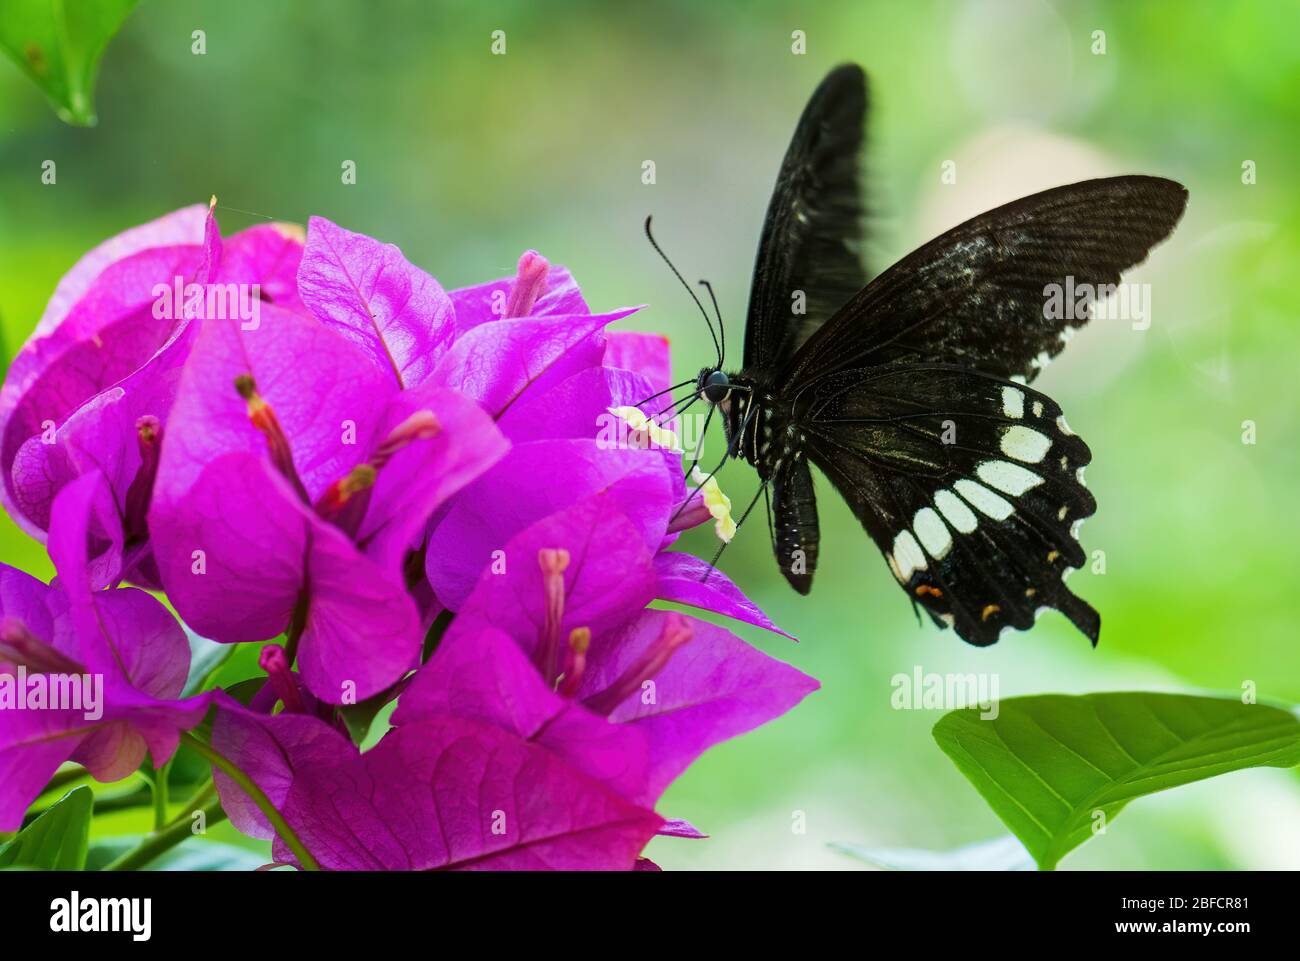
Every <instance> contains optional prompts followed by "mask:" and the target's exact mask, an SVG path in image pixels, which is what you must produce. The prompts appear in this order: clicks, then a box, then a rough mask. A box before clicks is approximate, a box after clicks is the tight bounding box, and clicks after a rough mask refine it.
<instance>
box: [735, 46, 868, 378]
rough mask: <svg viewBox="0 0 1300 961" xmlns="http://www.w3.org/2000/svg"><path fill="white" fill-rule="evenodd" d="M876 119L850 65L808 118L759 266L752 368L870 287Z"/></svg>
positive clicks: (748, 357)
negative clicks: (867, 139) (861, 176)
mask: <svg viewBox="0 0 1300 961" xmlns="http://www.w3.org/2000/svg"><path fill="white" fill-rule="evenodd" d="M866 110H867V81H866V75H865V74H864V73H863V72H862V68H861V67H858V66H856V65H854V64H846V65H844V66H841V67H837V68H836V69H835V70H832V71H831V72H830V73H829V74H828V75H827V77H826V79H825V80H823V81H822V83H821V85H820V86H819V87H818V88H817V90H816V92H814V93H813V95H812V98H811V99H810V100H809V101H808V106H807V107H805V108H804V112H803V115H802V116H801V117H800V118H799V124H798V126H797V127H796V128H795V132H794V136H793V137H792V138H791V141H790V146H789V148H788V150H787V151H786V155H785V159H784V161H783V162H782V164H781V170H780V173H779V174H778V175H777V180H776V187H775V188H774V190H773V192H772V199H771V201H769V203H768V208H767V216H766V218H765V219H764V222H763V232H762V235H761V237H760V239H759V247H758V257H757V259H756V260H755V263H754V278H753V286H752V289H751V292H750V299H749V316H748V320H747V322H746V326H745V367H746V368H748V369H766V368H774V367H776V366H779V365H780V364H781V363H783V362H784V361H785V360H787V359H788V358H789V357H790V356H791V355H792V354H793V353H794V351H795V350H796V349H797V348H798V347H799V345H800V344H801V343H803V341H804V340H805V339H806V338H807V337H808V336H809V335H810V334H811V333H812V331H813V330H815V329H816V328H817V326H818V325H820V324H821V323H823V322H824V321H826V320H827V319H828V318H829V317H830V316H831V315H832V314H833V313H834V312H835V311H836V310H837V309H838V308H839V307H840V306H841V305H843V304H844V303H845V302H846V301H847V300H848V299H849V298H850V297H852V296H853V295H854V294H856V293H857V292H858V291H859V290H861V289H862V286H863V285H864V284H865V283H866V282H867V274H866V271H865V269H864V268H863V266H862V262H861V258H860V254H859V252H858V250H857V246H858V244H859V243H860V241H861V239H862V218H863V203H862V196H861V189H860V184H859V180H858V164H859V154H860V153H861V149H862V142H863V130H864V124H865V115H866ZM796 292H798V293H796ZM797 296H798V297H801V298H802V302H801V303H799V302H796V299H795V298H796V297H797Z"/></svg>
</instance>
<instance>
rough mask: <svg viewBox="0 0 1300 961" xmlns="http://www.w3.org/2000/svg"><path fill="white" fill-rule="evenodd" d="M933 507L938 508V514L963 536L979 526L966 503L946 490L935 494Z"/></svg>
mask: <svg viewBox="0 0 1300 961" xmlns="http://www.w3.org/2000/svg"><path fill="white" fill-rule="evenodd" d="M934 506H935V507H937V508H939V513H940V514H942V515H943V516H944V517H945V518H947V519H948V523H949V524H951V525H952V526H953V527H955V528H957V530H959V531H961V532H962V533H963V534H969V533H970V532H971V531H973V530H975V528H976V526H977V525H978V524H979V522H978V521H977V520H976V519H975V515H974V514H973V513H972V512H971V509H970V508H969V507H967V506H966V503H965V502H964V501H963V500H962V499H961V498H960V497H958V496H957V495H956V494H954V493H953V492H952V491H950V490H948V489H947V488H945V489H943V490H940V491H936V492H935V495H934Z"/></svg>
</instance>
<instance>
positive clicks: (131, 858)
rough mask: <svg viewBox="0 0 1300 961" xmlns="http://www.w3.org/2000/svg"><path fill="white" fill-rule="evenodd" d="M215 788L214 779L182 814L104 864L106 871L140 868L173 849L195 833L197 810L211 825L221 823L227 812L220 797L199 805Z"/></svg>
mask: <svg viewBox="0 0 1300 961" xmlns="http://www.w3.org/2000/svg"><path fill="white" fill-rule="evenodd" d="M211 791H213V785H212V782H211V781H209V782H208V784H207V786H206V787H204V788H203V789H202V790H200V791H199V793H198V794H196V795H195V796H194V797H193V798H191V799H190V801H188V802H186V804H185V806H184V808H182V810H181V812H180V814H178V815H177V816H176V818H175V819H174V820H173V821H171V822H170V823H169V824H167V825H166V826H165V827H163V828H162V829H161V830H159V831H155V832H154V833H153V834H150V835H149V836H148V837H146V838H145V839H144V840H143V841H141V842H140V843H139V844H137V845H136V846H135V847H133V848H132V849H131V850H130V851H127V852H126V853H125V854H123V855H122V856H121V857H118V858H116V859H115V860H113V861H110V862H109V863H108V864H106V865H104V870H105V871H138V870H140V869H141V868H143V867H145V866H146V865H148V864H149V863H150V862H151V861H153V860H154V859H155V858H157V857H159V856H161V855H162V854H164V853H166V852H167V851H170V850H171V849H172V848H174V847H176V845H178V844H180V843H181V842H182V841H184V840H185V839H186V838H189V837H193V836H194V827H193V822H192V821H191V816H192V815H193V813H194V811H196V810H198V811H202V812H203V814H204V816H205V817H206V818H207V823H208V824H213V823H220V822H221V821H222V820H224V819H225V816H226V812H225V811H223V810H222V808H221V799H220V798H218V797H216V796H215V795H214V796H213V797H212V798H211V799H210V800H208V802H207V804H206V805H204V806H203V807H201V808H200V807H197V802H199V801H202V799H203V798H204V797H205V796H206V795H207V794H208V793H209V792H211Z"/></svg>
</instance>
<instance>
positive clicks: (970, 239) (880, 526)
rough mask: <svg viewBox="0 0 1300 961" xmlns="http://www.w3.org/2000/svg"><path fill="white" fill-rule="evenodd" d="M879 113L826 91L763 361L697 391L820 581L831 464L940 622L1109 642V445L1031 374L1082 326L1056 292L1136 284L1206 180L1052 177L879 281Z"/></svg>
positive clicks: (771, 222)
mask: <svg viewBox="0 0 1300 961" xmlns="http://www.w3.org/2000/svg"><path fill="white" fill-rule="evenodd" d="M866 107H867V91H866V78H865V76H864V74H863V72H862V70H861V69H860V68H859V67H857V66H853V65H846V66H841V67H839V68H837V69H835V70H833V71H832V72H831V73H830V74H829V75H828V76H827V77H826V79H825V80H824V81H823V82H822V84H821V85H820V86H819V87H818V88H817V91H816V92H815V93H814V94H813V96H812V99H811V100H810V101H809V103H808V106H807V107H806V108H805V110H804V112H803V116H802V117H801V118H800V120H799V125H798V127H797V128H796V129H795V132H794V138H793V139H792V141H791V143H790V147H789V150H788V151H787V152H786V155H785V160H784V161H783V163H782V165H781V171H780V174H779V175H778V177H777V181H776V189H775V191H774V192H773V195H772V200H771V203H770V204H769V206H768V210H767V218H766V221H765V223H764V225H763V233H762V238H761V240H760V243H759V248H758V258H757V262H756V264H755V266H754V279H753V290H752V294H751V297H750V304H749V314H748V320H747V325H746V330H745V357H744V367H743V368H742V369H741V370H740V371H739V372H737V373H733V374H728V373H726V372H725V371H724V370H723V369H722V367H723V360H724V354H725V349H724V348H725V340H724V341H722V342H721V343H718V344H717V346H718V363H717V364H716V365H715V366H711V367H706V368H705V369H703V370H701V371H700V374H699V377H698V378H697V379H696V380H695V381H694V382H693V384H692V387H693V397H692V400H694V399H698V398H699V397H703V398H704V399H705V400H706V401H708V402H709V403H710V404H711V405H713V406H712V407H711V409H710V412H709V413H710V416H712V413H713V411H714V410H717V411H719V412H720V413H721V415H722V419H723V424H724V427H725V431H726V435H727V440H728V448H727V457H735V456H739V457H743V458H744V459H745V460H747V461H749V463H750V464H752V465H753V466H754V467H755V468H756V469H757V471H758V476H759V479H760V480H761V481H762V485H761V490H760V493H761V494H763V495H764V496H766V495H767V493H768V491H769V489H770V492H771V499H770V504H769V524H770V526H771V533H772V544H773V549H774V551H775V553H776V559H777V563H778V564H779V565H780V568H781V572H782V573H783V574H784V575H785V577H786V580H788V581H789V582H790V584H791V585H792V586H793V587H794V589H795V590H797V591H798V592H799V593H801V594H807V593H808V592H809V590H810V589H811V588H812V579H813V573H814V571H815V570H816V567H817V552H818V543H819V539H820V535H819V531H818V524H817V500H816V495H815V493H814V489H813V476H812V471H811V469H810V464H815V465H816V466H817V467H818V468H820V470H821V471H822V473H824V474H825V475H826V476H827V478H829V479H830V482H831V484H832V485H833V486H834V487H835V488H836V489H837V490H838V491H839V492H840V494H841V495H842V496H843V497H844V499H845V500H846V501H847V502H848V505H849V507H850V508H851V509H852V510H853V513H854V514H855V515H856V516H857V518H858V520H859V521H860V522H861V523H862V526H863V527H864V528H865V529H866V531H867V533H868V534H870V535H871V537H872V539H873V540H874V541H875V542H876V545H877V546H878V547H879V548H880V550H881V551H883V552H884V554H885V558H886V560H887V561H888V562H889V566H890V568H891V570H892V571H893V573H894V577H895V578H896V579H897V580H898V582H899V584H900V585H901V586H902V587H903V589H904V590H905V591H906V592H907V594H908V596H909V597H910V598H912V601H913V604H919V605H920V606H921V607H923V608H924V609H925V610H926V611H927V612H928V613H929V614H930V616H931V618H933V620H934V621H935V623H936V624H939V625H941V626H943V625H947V626H951V627H953V628H955V629H956V631H957V633H958V634H959V635H960V636H961V638H962V639H963V640H965V641H967V642H969V643H971V644H976V645H987V644H992V643H993V642H995V641H996V640H997V639H998V636H999V634H1000V632H1001V631H1002V630H1003V629H1004V628H1007V627H1012V628H1015V629H1017V630H1024V629H1025V628H1028V627H1030V626H1031V625H1032V624H1033V623H1034V620H1035V615H1036V613H1037V612H1038V611H1040V610H1041V609H1043V608H1047V607H1054V608H1057V609H1058V610H1060V611H1061V612H1062V613H1064V614H1065V616H1066V617H1068V618H1069V619H1070V620H1071V621H1072V622H1073V623H1074V624H1075V626H1076V627H1078V628H1079V630H1080V631H1082V632H1083V633H1084V634H1085V635H1087V636H1088V637H1089V638H1090V639H1091V640H1092V642H1093V643H1094V644H1095V643H1096V642H1097V636H1098V632H1099V630H1100V626H1101V619H1100V617H1099V616H1098V614H1097V612H1096V611H1095V610H1094V609H1093V608H1092V607H1091V606H1090V605H1089V604H1088V603H1087V602H1086V601H1084V600H1082V599H1080V598H1079V597H1077V596H1075V595H1074V594H1073V593H1071V592H1070V590H1069V589H1068V588H1067V587H1066V586H1065V583H1064V578H1065V575H1067V574H1068V573H1069V572H1070V571H1071V570H1072V569H1074V568H1077V567H1081V566H1082V565H1083V563H1084V561H1085V555H1084V551H1083V548H1082V547H1081V546H1080V544H1079V541H1078V525H1079V523H1080V522H1081V521H1082V520H1083V518H1085V517H1088V516H1089V515H1091V514H1092V513H1093V512H1094V510H1095V509H1096V501H1095V500H1094V499H1093V496H1092V494H1091V493H1089V491H1088V489H1087V488H1086V487H1085V486H1084V483H1083V472H1082V469H1083V467H1084V465H1086V464H1087V463H1088V461H1089V459H1090V456H1091V455H1090V453H1089V451H1088V446H1087V445H1086V444H1085V443H1084V442H1083V441H1082V440H1081V439H1080V438H1079V437H1077V436H1075V435H1074V434H1073V433H1072V432H1071V431H1070V429H1069V428H1068V427H1067V426H1066V424H1065V420H1064V418H1063V417H1062V416H1061V409H1060V407H1059V406H1057V404H1056V402H1055V401H1053V400H1052V399H1051V398H1050V397H1048V396H1046V395H1045V394H1041V393H1039V392H1038V391H1035V390H1032V389H1030V388H1029V387H1028V386H1026V384H1027V382H1029V381H1032V380H1033V379H1034V377H1035V376H1036V375H1037V373H1038V370H1039V368H1041V367H1042V365H1043V364H1044V363H1046V362H1047V360H1048V359H1050V358H1051V357H1053V356H1054V355H1056V354H1057V353H1059V352H1060V351H1061V349H1062V348H1063V347H1064V342H1065V340H1066V339H1067V338H1068V336H1069V334H1070V331H1071V328H1070V325H1069V322H1068V321H1066V320H1062V319H1051V318H1050V317H1049V316H1048V314H1049V312H1048V311H1046V310H1045V309H1044V304H1045V299H1046V296H1045V295H1046V294H1047V286H1048V285H1049V284H1060V285H1062V286H1064V285H1065V284H1066V279H1067V278H1072V279H1073V283H1074V284H1075V286H1076V288H1078V286H1079V285H1081V284H1084V283H1087V284H1093V285H1099V284H1115V283H1118V282H1119V279H1120V272H1121V271H1123V270H1125V269H1127V268H1129V267H1132V266H1133V265H1135V264H1138V263H1140V262H1141V261H1142V260H1143V259H1145V257H1146V255H1147V253H1148V251H1149V250H1150V249H1151V247H1152V246H1153V245H1155V244H1157V243H1159V242H1160V241H1161V240H1163V239H1164V238H1165V237H1167V236H1168V235H1169V233H1170V232H1171V231H1172V230H1173V227H1174V225H1175V224H1176V223H1177V222H1178V219H1179V217H1180V216H1181V215H1182V212H1183V208H1184V206H1185V205H1186V202H1187V190H1186V188H1184V187H1183V186H1182V185H1180V184H1177V183H1174V182H1173V181H1170V180H1164V179H1161V178H1157V177H1142V176H1129V177H1112V178H1107V179H1102V180H1090V181H1085V182H1083V183H1077V184H1071V185H1069V186H1065V187H1058V188H1056V189H1053V190H1047V191H1044V192H1043V193H1039V194H1034V195H1033V196H1030V197H1025V198H1023V199H1021V200H1017V201H1015V202H1013V203H1010V204H1007V205H1006V206H1003V207H998V208H997V209H995V210H991V211H989V212H987V213H984V214H981V215H980V216H978V217H975V218H973V219H972V220H968V221H967V222H966V223H964V224H961V225H960V226H958V227H954V228H953V229H952V230H950V231H948V232H947V233H945V234H942V235H941V236H939V237H937V238H936V239H934V240H932V241H930V242H929V243H928V244H926V245H925V246H923V247H921V248H920V249H918V250H915V251H913V252H912V253H911V254H909V255H908V256H906V257H904V258H903V259H902V260H900V261H899V262H898V263H896V264H894V265H893V266H892V267H890V268H889V269H887V270H885V271H884V272H883V273H881V274H880V275H879V276H878V277H876V278H875V279H874V280H872V281H871V282H870V283H868V282H867V275H866V272H865V270H864V268H863V266H862V262H861V259H860V257H859V255H858V252H857V250H856V247H857V245H858V244H859V243H860V242H861V239H862V228H861V221H862V217H863V202H862V199H861V193H860V188H859V184H858V153H859V150H860V147H861V145H862V140H863V124H864V118H865V114H866ZM648 232H649V221H647V233H648ZM651 241H652V243H653V238H651ZM656 249H658V248H657V245H656ZM666 259H667V258H665V260H666ZM670 266H671V264H670ZM674 272H675V270H674ZM678 276H679V278H680V274H679V275H678ZM688 290H689V288H688ZM709 293H710V295H712V290H711V289H710V291H709ZM692 296H693V295H692ZM697 302H698V300H697ZM800 306H803V307H804V308H805V310H804V312H803V313H799V312H798V308H799V307H800ZM716 307H717V305H716V301H715V302H714V309H715V313H716ZM701 310H703V308H701ZM706 319H707V314H706ZM718 322H719V325H721V318H720V317H719V318H718ZM1077 323H1083V321H1082V320H1079V321H1077ZM710 329H712V327H711V326H710ZM717 340H718V338H717V337H715V342H716V341H717ZM688 383H690V382H688ZM725 460H726V458H724V463H725ZM757 499H758V498H757V496H756V497H755V499H754V502H751V504H750V505H749V509H747V510H746V511H745V514H746V515H747V514H748V513H749V510H752V508H753V506H754V504H755V503H757ZM743 522H744V516H742V517H741V523H743Z"/></svg>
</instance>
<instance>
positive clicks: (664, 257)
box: [645, 215, 722, 367]
mask: <svg viewBox="0 0 1300 961" xmlns="http://www.w3.org/2000/svg"><path fill="white" fill-rule="evenodd" d="M652 217H653V215H651V217H646V219H645V235H646V239H647V240H649V241H650V246H651V247H653V248H654V249H655V253H657V254H658V255H659V257H660V259H661V260H663V262H664V263H666V264H667V265H668V269H669V270H671V271H672V272H673V276H674V277H676V278H677V282H678V283H679V284H681V285H682V287H683V288H684V289H685V290H686V292H687V293H688V294H690V295H691V300H693V301H695V306H696V307H698V308H700V315H701V316H702V317H703V318H704V323H705V324H707V325H708V327H709V336H710V337H712V338H713V349H714V350H716V351H717V352H718V366H719V367H721V366H722V344H721V343H720V342H719V340H718V335H717V334H716V333H715V332H714V330H713V321H712V320H711V319H710V318H709V312H708V311H707V310H705V309H704V304H702V303H700V298H699V297H697V296H695V291H694V290H692V289H691V285H690V284H688V283H687V282H686V279H685V278H684V277H683V276H682V274H681V271H680V270H678V269H677V268H676V267H674V266H673V262H672V261H671V260H669V259H668V255H667V254H666V253H664V251H663V248H662V247H660V246H659V242H658V241H656V240H655V235H654V234H652V233H651V232H650V221H651V219H652Z"/></svg>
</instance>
